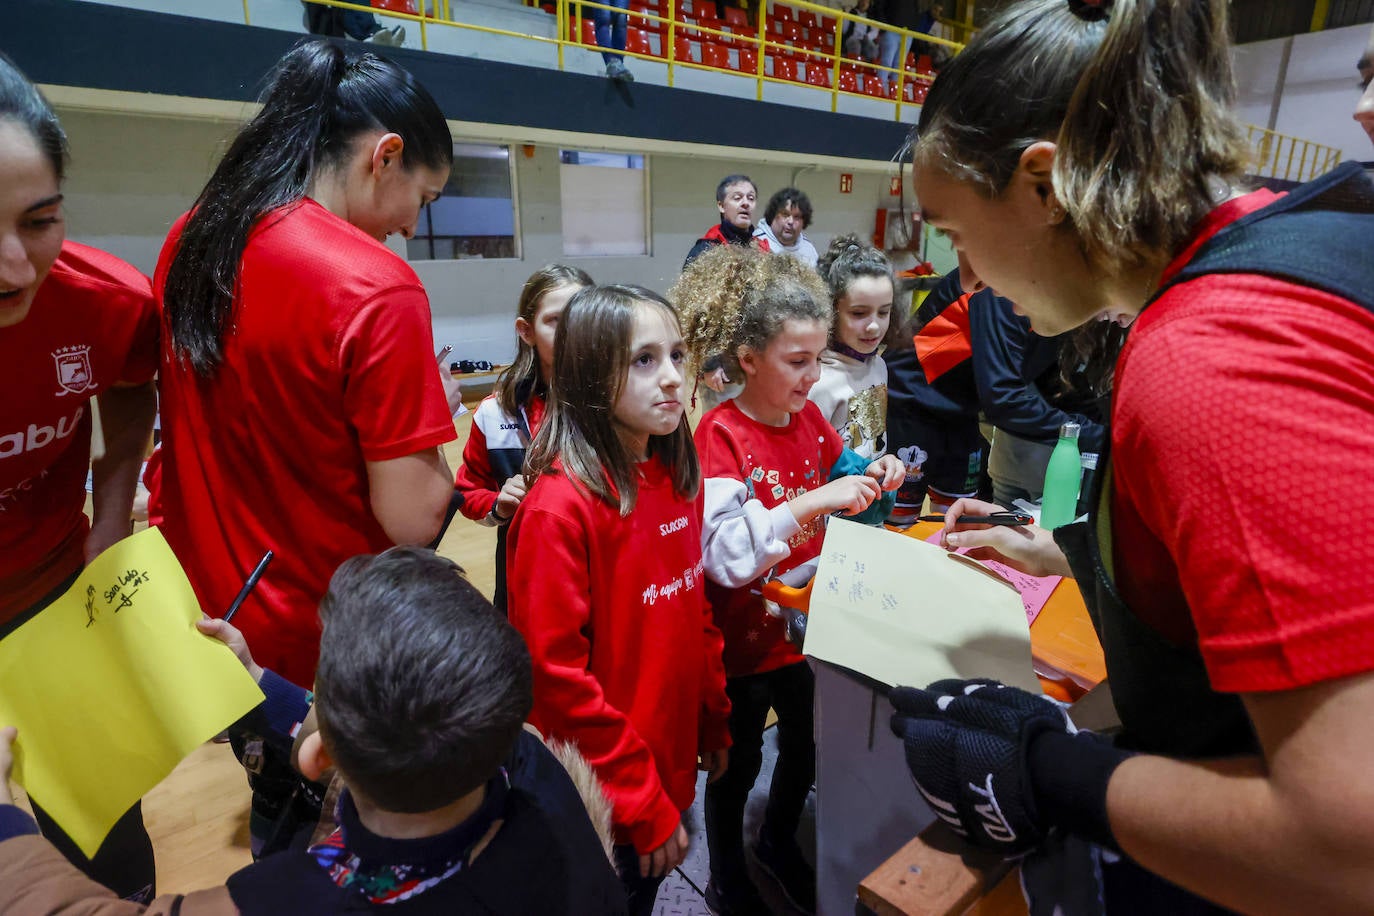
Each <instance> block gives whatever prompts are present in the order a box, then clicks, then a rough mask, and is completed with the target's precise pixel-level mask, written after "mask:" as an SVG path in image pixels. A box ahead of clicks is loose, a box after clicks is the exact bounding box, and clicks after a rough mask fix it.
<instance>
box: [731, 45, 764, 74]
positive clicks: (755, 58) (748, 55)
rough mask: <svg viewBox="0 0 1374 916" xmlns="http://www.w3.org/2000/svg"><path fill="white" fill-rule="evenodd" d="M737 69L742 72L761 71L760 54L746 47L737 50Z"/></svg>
mask: <svg viewBox="0 0 1374 916" xmlns="http://www.w3.org/2000/svg"><path fill="white" fill-rule="evenodd" d="M735 69H736V70H738V71H739V72H740V73H758V72H759V54H758V52H757V51H749V50H746V49H744V48H741V49H740V50H738V51H736V52H735Z"/></svg>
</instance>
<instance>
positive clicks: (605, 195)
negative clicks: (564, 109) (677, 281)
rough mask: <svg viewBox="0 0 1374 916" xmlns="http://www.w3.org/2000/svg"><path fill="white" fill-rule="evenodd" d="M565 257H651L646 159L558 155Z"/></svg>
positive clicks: (621, 155)
mask: <svg viewBox="0 0 1374 916" xmlns="http://www.w3.org/2000/svg"><path fill="white" fill-rule="evenodd" d="M558 182H559V186H560V188H561V190H562V201H563V254H565V255H580V256H588V255H644V254H648V253H649V206H648V199H649V171H648V169H647V168H646V167H645V163H644V157H643V156H635V155H627V154H624V153H594V152H586V151H583V150H572V149H565V150H560V151H559V165H558Z"/></svg>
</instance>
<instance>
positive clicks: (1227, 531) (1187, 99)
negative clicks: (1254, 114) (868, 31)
mask: <svg viewBox="0 0 1374 916" xmlns="http://www.w3.org/2000/svg"><path fill="white" fill-rule="evenodd" d="M1227 6H1228V4H1227V3H1225V2H1224V0H1205V2H1204V0H1069V2H1065V0H1024V2H1020V3H1015V4H1011V5H1009V6H1008V7H1006V8H1005V9H1004V10H1003V11H1002V13H1001V14H999V15H998V16H997V17H995V18H994V19H993V20H992V21H990V22H989V23H988V24H987V25H986V26H985V27H984V28H983V29H982V30H981V31H979V33H978V35H977V36H976V37H975V38H974V39H973V40H972V41H970V42H969V45H968V47H967V48H966V49H965V50H964V51H962V52H960V53H959V54H958V55H957V56H956V57H955V58H954V59H953V60H952V61H950V63H949V64H947V65H946V66H945V67H943V68H941V70H940V75H939V78H938V79H936V81H935V83H934V85H933V86H932V88H931V90H930V95H929V96H928V97H927V99H926V103H925V106H924V107H923V108H922V110H921V117H920V123H919V126H918V128H917V133H916V137H915V141H914V144H913V150H914V155H913V160H914V168H913V182H912V184H913V187H914V189H915V191H916V196H917V198H918V199H919V201H920V206H921V210H922V215H923V217H924V220H925V222H926V223H927V224H928V225H931V226H933V227H935V228H937V229H939V230H941V231H943V232H945V233H946V234H948V236H949V238H950V241H951V242H952V244H953V245H954V248H955V249H956V250H957V251H958V253H959V262H960V277H961V279H962V281H963V283H964V288H965V290H966V291H972V290H973V289H975V288H977V287H979V286H981V285H983V284H986V285H987V286H989V287H992V288H993V289H995V290H996V291H997V292H998V293H999V294H1001V295H1003V296H1005V297H1007V298H1008V299H1010V300H1011V301H1012V302H1015V303H1016V309H1017V311H1018V312H1021V313H1022V314H1024V315H1025V316H1027V318H1029V320H1030V323H1031V327H1032V329H1033V330H1034V331H1035V332H1036V333H1039V334H1043V335H1046V336H1051V335H1056V334H1060V333H1062V332H1065V331H1068V330H1071V329H1073V328H1076V327H1080V326H1083V325H1085V324H1088V323H1090V322H1092V321H1094V320H1102V319H1106V320H1113V321H1115V322H1117V323H1118V324H1121V325H1123V326H1124V325H1130V327H1131V331H1130V335H1129V337H1128V338H1127V340H1126V344H1125V347H1124V349H1123V350H1122V351H1121V354H1120V356H1119V357H1118V358H1117V361H1116V365H1115V374H1114V376H1113V384H1112V405H1111V416H1110V436H1109V442H1108V446H1109V448H1107V449H1104V450H1103V452H1102V454H1101V456H1100V457H1099V459H1098V464H1097V474H1096V478H1095V482H1094V486H1093V493H1092V494H1091V495H1090V498H1089V504H1090V506H1091V509H1090V512H1089V517H1088V520H1087V522H1077V523H1072V524H1069V525H1064V526H1061V527H1059V528H1058V529H1057V530H1055V531H1054V532H1053V533H1052V534H1051V533H1050V532H1047V531H1044V530H1043V529H1040V528H1038V527H1034V526H1025V527H1005V526H1004V527H1001V528H1000V529H998V530H993V529H991V528H989V527H987V526H984V525H979V524H976V523H975V522H973V521H972V520H970V521H969V522H967V523H963V522H961V519H962V518H963V517H965V516H972V515H984V514H986V513H988V512H989V511H991V510H993V509H995V508H996V507H995V506H991V505H989V504H987V503H981V502H978V501H976V500H961V501H959V502H957V503H955V504H954V505H953V506H952V507H951V509H950V511H949V513H948V515H947V516H946V518H947V522H948V524H947V529H946V543H947V544H949V545H951V546H956V547H969V548H973V549H974V552H975V555H976V554H977V553H979V552H982V553H997V554H1000V555H1001V556H1003V557H1004V558H1006V559H1008V560H1010V561H1011V562H1013V563H1016V564H1018V565H1019V566H1020V567H1021V568H1022V569H1023V570H1025V571H1029V572H1033V573H1037V574H1044V573H1046V572H1056V573H1062V574H1065V575H1074V576H1075V577H1076V579H1077V581H1078V585H1079V587H1080V588H1081V589H1082V591H1083V596H1084V598H1085V600H1086V601H1087V602H1088V604H1089V607H1090V608H1091V610H1092V620H1093V624H1094V625H1095V627H1096V628H1097V631H1098V635H1099V636H1100V637H1101V640H1102V647H1103V650H1104V653H1105V656H1106V663H1107V674H1108V679H1109V682H1110V684H1111V699H1112V702H1113V703H1114V705H1115V707H1116V711H1117V712H1118V713H1119V715H1120V718H1121V724H1122V729H1121V731H1120V733H1119V734H1118V735H1117V736H1116V738H1115V741H1114V743H1110V744H1109V743H1107V742H1105V741H1102V740H1100V739H1099V738H1097V737H1096V736H1091V735H1088V734H1086V733H1081V732H1077V733H1076V732H1075V731H1074V729H1073V728H1072V727H1071V726H1070V725H1069V723H1067V722H1066V721H1065V719H1064V714H1063V713H1062V712H1061V711H1060V710H1059V709H1058V708H1057V707H1054V706H1051V705H1050V704H1048V703H1045V702H1043V701H1041V700H1040V699H1039V698H1037V697H1031V696H1029V695H1028V694H1026V693H1024V692H1022V691H1018V690H1014V689H1012V688H1003V687H999V686H998V685H995V684H988V683H986V682H943V683H937V684H934V685H931V687H930V688H929V689H928V690H913V689H910V688H899V689H898V690H895V691H894V692H893V694H892V699H893V703H894V704H895V705H896V707H897V709H898V714H897V716H895V717H894V721H893V726H894V728H895V729H896V730H897V731H898V732H899V734H900V735H901V736H902V737H903V738H904V739H905V740H906V742H907V746H906V757H907V762H908V765H909V766H910V768H911V770H912V773H913V775H914V776H915V779H916V782H917V784H918V786H919V788H920V789H921V792H922V794H923V796H924V797H925V798H926V799H927V800H929V801H930V802H931V805H932V807H933V809H934V810H935V812H936V813H937V814H939V815H940V816H941V817H942V818H945V819H947V820H951V821H954V822H955V826H956V827H957V828H958V829H960V830H962V831H964V833H965V835H967V836H968V837H970V838H971V839H972V840H974V841H975V842H979V843H980V844H982V845H988V846H993V847H996V848H998V849H999V850H1001V851H1002V852H1004V853H1019V852H1023V851H1026V850H1028V849H1029V848H1032V847H1040V851H1041V852H1042V853H1044V852H1045V851H1046V847H1045V846H1044V845H1042V841H1043V842H1044V843H1047V844H1048V848H1049V849H1053V850H1056V851H1057V852H1058V853H1059V854H1060V855H1059V858H1060V859H1061V860H1064V855H1065V854H1073V855H1074V856H1075V858H1076V860H1077V861H1078V862H1079V864H1080V865H1082V866H1084V867H1082V868H1080V869H1079V870H1078V872H1077V874H1076V878H1077V880H1075V881H1071V882H1062V883H1060V887H1067V888H1069V889H1071V890H1072V891H1074V892H1076V894H1075V895H1076V897H1077V898H1078V899H1079V900H1085V901H1093V902H1095V903H1096V904H1098V905H1099V906H1102V905H1104V906H1105V910H1106V912H1108V913H1110V914H1113V916H1115V914H1121V913H1142V912H1143V913H1170V914H1174V916H1178V914H1188V913H1218V912H1235V911H1240V912H1245V913H1282V912H1288V913H1323V914H1329V913H1368V912H1371V911H1374V831H1371V829H1370V827H1369V824H1368V823H1367V818H1365V817H1363V816H1362V815H1361V813H1360V812H1363V811H1365V810H1366V809H1367V807H1368V805H1369V804H1370V802H1371V800H1374V774H1372V773H1371V769H1370V766H1369V760H1370V758H1371V756H1374V731H1371V730H1370V728H1369V721H1370V717H1371V715H1374V565H1372V564H1370V562H1369V559H1368V558H1369V556H1370V555H1371V553H1374V524H1371V523H1370V521H1369V520H1368V519H1366V518H1364V517H1363V516H1362V515H1361V514H1360V513H1358V512H1356V513H1354V514H1349V513H1344V512H1342V513H1340V514H1339V515H1337V514H1332V513H1331V512H1330V511H1329V509H1331V508H1334V507H1339V508H1340V509H1345V508H1346V506H1347V505H1348V504H1349V503H1350V502H1351V501H1353V500H1357V499H1358V498H1359V494H1360V493H1362V492H1364V490H1365V489H1366V488H1367V487H1368V482H1369V480H1370V477H1371V475H1374V423H1371V422H1370V418H1371V416H1374V260H1371V258H1370V257H1369V239H1370V238H1374V183H1371V182H1370V180H1369V178H1368V177H1367V176H1366V175H1365V174H1364V173H1363V170H1362V169H1361V168H1360V166H1359V165H1358V164H1356V163H1346V164H1345V165H1343V166H1340V167H1339V168H1337V169H1335V170H1334V171H1332V172H1330V173H1328V174H1327V175H1324V176H1321V177H1319V178H1316V179H1314V180H1312V181H1310V182H1308V183H1306V184H1303V185H1300V186H1298V187H1295V188H1291V189H1289V190H1288V191H1287V192H1286V193H1284V194H1276V193H1274V192H1273V191H1271V190H1268V189H1258V190H1256V189H1252V187H1250V185H1249V182H1247V181H1246V179H1245V178H1244V173H1245V172H1246V171H1247V170H1248V169H1249V168H1251V167H1253V159H1252V158H1251V151H1250V150H1249V148H1248V144H1247V143H1246V139H1245V137H1246V133H1245V129H1244V128H1243V126H1241V125H1240V124H1238V123H1237V122H1236V120H1235V117H1234V110H1235V99H1236V92H1235V85H1234V82H1233V79H1232V73H1231V50H1230V48H1229V46H1228V44H1229V43H1228V29H1227ZM1318 484H1319V485H1320V486H1318ZM1261 493H1284V494H1291V495H1292V500H1293V505H1292V512H1291V513H1290V514H1289V515H1288V516H1287V517H1285V518H1283V519H1279V518H1276V517H1275V513H1274V510H1273V507H1272V505H1270V504H1268V503H1269V501H1267V500H1265V499H1263V498H1261V497H1259V494H1261ZM1308 494H1311V495H1308ZM1337 518H1339V520H1340V521H1339V524H1332V521H1334V520H1335V519H1337ZM1066 834H1072V835H1073V837H1072V839H1073V840H1074V842H1073V843H1071V844H1070V843H1068V842H1066V840H1065V835H1066ZM1083 841H1091V843H1088V842H1083ZM1094 853H1096V856H1095V858H1096V861H1093V858H1094ZM1035 864H1043V862H1042V863H1035ZM1059 864H1062V861H1061V862H1060V863H1059ZM1098 866H1100V867H1098ZM1029 873H1030V874H1037V873H1038V874H1040V875H1044V874H1045V870H1044V869H1043V868H1036V867H1032V868H1031V869H1030V872H1029ZM1022 874H1023V876H1025V875H1027V874H1028V872H1027V871H1026V870H1023V872H1022ZM1056 877H1057V876H1056ZM1059 902H1061V901H1060V900H1056V899H1049V900H1043V901H1040V902H1039V903H1037V905H1036V906H1034V907H1033V908H1032V909H1033V911H1034V912H1041V911H1042V910H1043V911H1044V912H1049V911H1050V909H1051V907H1052V906H1054V905H1055V904H1058V903H1059ZM1075 902H1076V901H1075ZM1055 908H1056V909H1057V907H1055ZM1064 911H1065V912H1087V910H1082V909H1078V908H1075V907H1073V906H1070V905H1066V906H1065V907H1064Z"/></svg>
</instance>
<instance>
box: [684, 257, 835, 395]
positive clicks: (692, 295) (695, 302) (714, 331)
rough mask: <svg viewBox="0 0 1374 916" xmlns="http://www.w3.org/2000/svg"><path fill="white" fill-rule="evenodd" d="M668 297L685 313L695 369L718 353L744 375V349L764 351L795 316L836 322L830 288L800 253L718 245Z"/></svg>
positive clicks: (735, 375) (737, 375)
mask: <svg viewBox="0 0 1374 916" xmlns="http://www.w3.org/2000/svg"><path fill="white" fill-rule="evenodd" d="M668 298H669V299H671V300H672V301H673V303H674V304H675V305H676V306H677V307H678V310H679V311H680V312H681V314H682V334H683V339H684V340H685V341H686V342H687V349H688V350H689V351H690V352H691V359H690V361H689V362H690V366H691V368H692V370H693V373H695V372H696V371H698V370H699V369H700V367H701V364H702V363H703V362H705V361H706V360H707V359H709V358H711V357H713V356H717V355H718V356H720V357H721V362H722V363H723V364H724V367H725V371H726V373H727V374H729V375H730V376H731V377H732V378H740V377H741V373H740V371H739V350H740V347H749V348H750V349H752V350H755V351H759V352H761V351H763V349H764V348H765V347H767V346H768V342H769V341H770V340H772V339H773V338H774V337H775V336H777V334H778V332H779V331H781V330H782V326H783V323H784V322H786V321H787V320H788V319H789V318H794V319H799V320H802V321H819V322H820V323H821V324H823V325H825V326H826V327H829V326H830V323H831V319H832V317H833V316H834V314H835V311H834V308H833V307H832V306H831V304H830V290H829V289H828V288H827V287H826V285H825V281H823V280H822V279H821V278H820V275H819V274H817V273H816V272H815V271H814V270H812V269H811V268H810V267H808V266H807V265H806V264H803V263H802V262H801V261H799V260H797V259H796V258H784V257H778V256H777V255H773V254H767V253H765V252H761V251H758V250H757V249H753V248H740V247H738V246H736V245H717V246H715V247H714V248H711V249H709V250H708V251H706V252H705V253H704V254H703V255H701V257H699V258H697V259H696V260H695V261H693V262H692V263H691V264H690V265H688V267H687V269H686V270H684V271H683V272H682V276H680V277H678V281H677V283H675V284H674V285H673V288H672V290H671V291H670V292H669V293H668Z"/></svg>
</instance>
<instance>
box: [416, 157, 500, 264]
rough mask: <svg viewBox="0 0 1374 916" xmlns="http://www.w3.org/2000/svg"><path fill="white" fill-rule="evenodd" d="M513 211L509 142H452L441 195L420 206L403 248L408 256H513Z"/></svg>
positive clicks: (424, 258)
mask: <svg viewBox="0 0 1374 916" xmlns="http://www.w3.org/2000/svg"><path fill="white" fill-rule="evenodd" d="M515 214H516V209H515V167H514V164H513V163H512V162H511V156H510V147H509V146H496V145H491V144H485V143H455V144H454V145H453V171H452V172H451V173H450V174H449V178H448V184H446V185H444V195H443V196H442V197H440V198H439V199H438V200H436V201H435V202H434V203H432V204H427V205H426V206H425V207H424V208H423V209H421V211H420V221H419V223H418V224H417V225H416V227H415V237H414V238H412V239H410V240H409V241H408V242H407V243H406V253H407V254H408V255H409V257H410V259H411V260H412V261H436V260H437V261H444V260H450V259H454V258H488V259H490V258H518V257H519V256H520V243H519V235H518V233H517V232H516V225H515V224H516V220H515Z"/></svg>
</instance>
